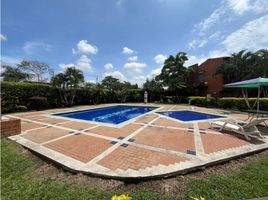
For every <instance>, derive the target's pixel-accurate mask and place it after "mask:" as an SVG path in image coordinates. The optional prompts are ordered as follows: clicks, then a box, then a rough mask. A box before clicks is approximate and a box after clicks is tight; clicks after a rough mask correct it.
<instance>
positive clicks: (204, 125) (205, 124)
mask: <svg viewBox="0 0 268 200" xmlns="http://www.w3.org/2000/svg"><path fill="white" fill-rule="evenodd" d="M219 121H224V122H234V120H232V119H228V120H219ZM198 127H199V131H209V132H218V130H219V129H218V128H219V127H217V126H212V127H213V128H210V125H209V122H200V123H198Z"/></svg>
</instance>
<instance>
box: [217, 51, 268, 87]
mask: <svg viewBox="0 0 268 200" xmlns="http://www.w3.org/2000/svg"><path fill="white" fill-rule="evenodd" d="M216 74H223V76H224V80H225V82H226V83H230V82H236V81H242V80H247V79H251V78H257V77H260V76H263V77H265V76H267V74H268V51H267V50H265V49H261V50H258V51H256V52H255V53H252V52H250V51H246V50H242V51H239V52H238V53H233V54H232V55H231V57H230V59H229V60H228V61H227V62H226V63H224V64H222V65H220V66H219V67H218V69H217V70H216Z"/></svg>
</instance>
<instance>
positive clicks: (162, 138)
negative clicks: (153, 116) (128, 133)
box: [134, 127, 195, 153]
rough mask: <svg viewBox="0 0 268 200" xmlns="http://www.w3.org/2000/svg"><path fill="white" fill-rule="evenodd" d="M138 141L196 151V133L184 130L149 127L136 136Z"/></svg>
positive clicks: (182, 150)
mask: <svg viewBox="0 0 268 200" xmlns="http://www.w3.org/2000/svg"><path fill="white" fill-rule="evenodd" d="M134 139H135V142H136V143H140V144H145V145H149V146H153V147H160V148H165V149H168V150H174V151H180V152H183V153H186V152H187V150H191V151H195V144H194V135H193V134H192V133H190V132H187V131H183V130H175V129H168V128H158V127H148V128H145V129H143V130H142V131H141V132H140V133H139V134H138V135H136V136H135V137H134Z"/></svg>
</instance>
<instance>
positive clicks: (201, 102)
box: [188, 96, 216, 107]
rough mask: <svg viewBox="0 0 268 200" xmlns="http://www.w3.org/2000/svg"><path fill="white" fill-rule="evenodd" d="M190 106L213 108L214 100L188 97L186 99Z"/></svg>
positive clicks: (211, 98)
mask: <svg viewBox="0 0 268 200" xmlns="http://www.w3.org/2000/svg"><path fill="white" fill-rule="evenodd" d="M188 102H189V104H190V105H197V106H203V107H215V106H216V100H215V98H213V97H201V96H190V97H188Z"/></svg>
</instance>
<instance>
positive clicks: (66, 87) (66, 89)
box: [51, 67, 84, 106]
mask: <svg viewBox="0 0 268 200" xmlns="http://www.w3.org/2000/svg"><path fill="white" fill-rule="evenodd" d="M51 83H52V84H53V85H54V86H55V87H59V88H62V89H63V90H60V95H61V99H62V101H63V103H64V104H65V105H66V106H71V105H73V102H74V98H75V96H76V90H73V89H74V88H78V87H79V85H81V84H82V83H84V75H83V72H82V71H81V70H79V69H76V68H75V67H68V68H66V69H65V70H64V72H63V73H59V74H57V75H56V76H54V77H53V78H52V79H51Z"/></svg>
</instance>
